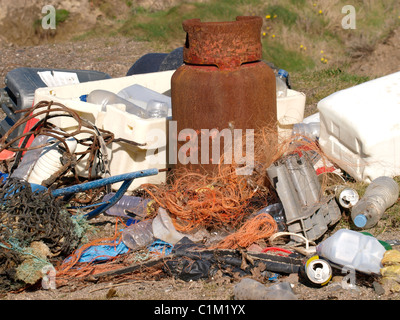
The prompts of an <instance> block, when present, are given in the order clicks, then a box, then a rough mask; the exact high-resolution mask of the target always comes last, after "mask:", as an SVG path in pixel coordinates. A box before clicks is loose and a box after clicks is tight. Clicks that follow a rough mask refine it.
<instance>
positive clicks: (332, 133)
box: [317, 72, 400, 182]
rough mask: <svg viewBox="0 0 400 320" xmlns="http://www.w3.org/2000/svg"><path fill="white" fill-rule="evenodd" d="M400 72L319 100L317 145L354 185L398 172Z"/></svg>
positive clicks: (399, 160)
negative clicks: (356, 181) (353, 179)
mask: <svg viewBox="0 0 400 320" xmlns="http://www.w3.org/2000/svg"><path fill="white" fill-rule="evenodd" d="M399 106H400V72H396V73H393V74H390V75H388V76H384V77H381V78H378V79H374V80H371V81H368V82H365V83H362V84H360V85H357V86H354V87H351V88H348V89H345V90H341V91H338V92H336V93H333V94H331V95H330V96H328V97H326V98H324V99H322V100H321V101H320V102H319V103H318V105H317V108H318V110H319V113H320V121H321V126H320V138H319V144H320V146H321V148H322V150H323V151H324V152H325V154H326V155H328V156H330V157H331V158H333V159H334V160H335V162H336V163H337V164H338V166H339V167H341V168H342V169H343V170H345V171H346V172H347V173H349V174H350V175H351V176H352V177H353V178H355V179H356V180H358V181H365V182H371V181H372V180H373V179H375V178H377V177H379V176H389V177H393V176H395V175H398V174H400V107H399Z"/></svg>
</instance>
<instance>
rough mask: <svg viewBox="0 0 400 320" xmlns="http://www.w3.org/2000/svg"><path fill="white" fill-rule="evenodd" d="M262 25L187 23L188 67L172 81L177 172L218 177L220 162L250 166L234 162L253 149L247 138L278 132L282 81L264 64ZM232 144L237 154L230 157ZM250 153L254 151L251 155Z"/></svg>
mask: <svg viewBox="0 0 400 320" xmlns="http://www.w3.org/2000/svg"><path fill="white" fill-rule="evenodd" d="M262 23H263V20H262V18H261V17H255V16H252V17H237V18H236V21H228V22H201V21H200V20H199V19H191V20H185V21H184V22H183V29H184V31H185V32H186V42H185V46H184V48H183V60H184V63H183V65H182V66H180V67H179V68H178V69H177V70H176V71H175V73H174V74H173V76H172V79H171V99H172V120H173V121H172V122H170V129H169V134H170V138H169V139H170V140H169V142H170V144H171V146H173V147H172V148H171V146H170V149H169V152H170V155H169V159H170V162H171V163H172V164H176V168H180V167H182V166H186V168H188V169H189V170H190V171H199V172H202V173H211V174H212V173H213V171H214V170H215V169H216V168H217V166H218V163H219V162H220V161H221V162H222V161H223V162H224V163H229V162H233V163H235V164H237V163H240V162H242V165H247V164H248V163H243V162H244V159H243V158H242V159H240V161H239V160H238V159H239V158H240V157H238V158H234V154H235V153H236V154H238V155H239V154H241V155H243V154H245V153H246V150H245V147H247V146H249V145H250V144H251V141H250V140H251V139H252V138H251V137H249V136H246V134H249V135H251V134H252V133H253V134H257V132H258V131H259V130H260V129H261V128H264V127H266V126H269V127H271V128H276V123H277V115H276V91H275V90H276V84H275V81H276V80H275V74H274V72H273V71H272V69H271V68H270V67H269V66H268V65H267V64H266V63H265V62H263V61H261V59H262V45H261V27H262ZM273 130H276V129H273ZM240 136H241V137H242V138H243V139H242V141H241V143H238V140H237V139H236V138H239V137H240ZM235 137H236V138H235ZM171 139H172V140H171ZM246 139H249V140H246ZM253 139H254V137H253ZM174 140H175V144H174V143H171V141H174ZM230 141H231V142H232V149H231V150H230V151H229V152H227V149H226V148H227V146H228V145H229V143H230ZM253 142H254V140H253ZM225 143H227V144H225ZM218 148H219V150H217V149H218ZM238 148H243V150H236V149H238ZM249 148H251V146H249ZM266 152H268V150H266ZM223 154H225V156H224V158H223V159H220V156H221V155H223ZM250 154H251V150H250V151H249V150H248V152H247V153H246V155H250ZM226 155H228V156H226ZM229 156H231V158H230V159H229ZM171 159H172V161H171ZM246 161H247V159H246Z"/></svg>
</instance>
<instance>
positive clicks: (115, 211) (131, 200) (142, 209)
mask: <svg viewBox="0 0 400 320" xmlns="http://www.w3.org/2000/svg"><path fill="white" fill-rule="evenodd" d="M114 196H115V193H113V192H111V193H108V194H106V195H105V196H104V197H103V201H109V200H111V199H112V197H114ZM150 201H151V199H144V198H141V197H135V196H130V195H126V194H124V195H123V196H122V197H121V199H119V200H118V201H117V203H115V204H114V205H113V206H112V207H111V208H109V209H107V210H106V213H107V214H109V215H111V216H120V217H126V218H129V217H130V218H132V217H133V215H136V216H139V217H143V218H144V217H146V216H147V214H148V212H147V205H148V203H149V202H150Z"/></svg>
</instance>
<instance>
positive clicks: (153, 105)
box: [146, 100, 168, 118]
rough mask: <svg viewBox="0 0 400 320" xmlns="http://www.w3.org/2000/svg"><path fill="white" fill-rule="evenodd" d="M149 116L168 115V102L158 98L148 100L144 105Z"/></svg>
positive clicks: (159, 116) (163, 116)
mask: <svg viewBox="0 0 400 320" xmlns="http://www.w3.org/2000/svg"><path fill="white" fill-rule="evenodd" d="M146 112H147V116H148V117H149V118H165V117H167V116H168V104H167V103H165V102H162V101H158V100H150V101H149V102H148V103H147V107H146Z"/></svg>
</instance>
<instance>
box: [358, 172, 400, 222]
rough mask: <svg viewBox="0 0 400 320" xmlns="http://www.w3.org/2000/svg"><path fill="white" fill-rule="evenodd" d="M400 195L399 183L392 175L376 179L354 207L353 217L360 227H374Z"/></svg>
mask: <svg viewBox="0 0 400 320" xmlns="http://www.w3.org/2000/svg"><path fill="white" fill-rule="evenodd" d="M398 197H399V185H398V184H397V182H396V181H394V180H393V179H392V178H391V177H386V176H382V177H378V178H376V179H374V180H373V181H372V182H371V183H370V185H369V186H368V187H367V190H366V191H365V194H364V196H363V197H362V199H361V200H359V201H358V202H357V204H356V205H355V206H354V207H353V210H352V212H351V218H352V219H353V222H354V224H355V225H356V226H357V227H358V228H363V229H368V228H372V227H373V226H374V225H376V224H377V222H378V221H379V219H380V218H381V217H382V215H383V213H384V212H385V211H386V209H387V208H389V207H390V206H392V205H393V204H394V203H395V202H396V201H397V199H398Z"/></svg>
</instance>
